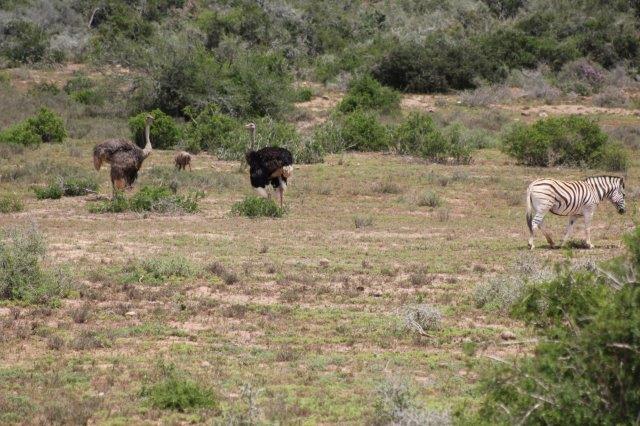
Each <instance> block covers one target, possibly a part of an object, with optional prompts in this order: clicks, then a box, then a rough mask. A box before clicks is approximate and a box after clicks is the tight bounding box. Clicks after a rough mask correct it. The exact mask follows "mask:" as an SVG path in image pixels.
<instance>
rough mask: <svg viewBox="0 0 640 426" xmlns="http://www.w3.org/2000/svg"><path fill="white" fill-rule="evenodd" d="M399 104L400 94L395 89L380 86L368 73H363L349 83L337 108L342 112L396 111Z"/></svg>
mask: <svg viewBox="0 0 640 426" xmlns="http://www.w3.org/2000/svg"><path fill="white" fill-rule="evenodd" d="M399 105H400V95H399V94H398V93H397V92H396V91H394V90H392V89H389V88H387V87H384V86H382V85H381V84H380V83H378V82H377V81H376V80H374V79H373V78H372V77H371V76H369V75H363V76H362V77H358V78H355V79H354V80H352V81H351V82H350V83H349V90H348V91H347V94H346V95H345V97H344V98H343V99H342V101H341V102H340V104H338V107H337V108H338V111H340V112H343V113H349V112H352V111H355V110H356V109H363V110H379V111H382V112H385V113H389V112H393V111H396V110H397V109H398V108H399Z"/></svg>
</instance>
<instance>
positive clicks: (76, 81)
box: [63, 72, 95, 95]
mask: <svg viewBox="0 0 640 426" xmlns="http://www.w3.org/2000/svg"><path fill="white" fill-rule="evenodd" d="M94 87H95V83H94V82H93V80H91V79H90V78H89V77H87V76H86V75H85V74H83V73H78V72H76V73H74V74H73V77H71V78H70V79H69V81H67V83H66V84H65V85H64V88H63V90H64V91H65V93H66V94H67V95H72V94H74V93H76V92H81V91H83V90H90V89H93V88H94Z"/></svg>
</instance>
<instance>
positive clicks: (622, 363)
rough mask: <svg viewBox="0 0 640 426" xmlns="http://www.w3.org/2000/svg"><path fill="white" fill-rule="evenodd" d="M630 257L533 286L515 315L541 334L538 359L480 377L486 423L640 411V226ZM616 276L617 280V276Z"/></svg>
mask: <svg viewBox="0 0 640 426" xmlns="http://www.w3.org/2000/svg"><path fill="white" fill-rule="evenodd" d="M626 243H627V246H628V248H629V252H630V255H629V257H628V260H627V261H621V260H615V261H613V262H609V263H608V264H607V265H605V269H608V270H609V273H608V274H607V275H601V274H600V273H598V272H597V271H593V270H579V271H571V270H568V269H567V268H561V269H560V270H559V271H558V275H557V276H556V278H554V279H552V280H550V281H548V282H545V283H543V284H538V285H534V286H529V288H528V289H527V290H526V291H525V293H524V294H523V295H522V297H521V299H520V301H519V303H518V304H517V305H516V307H515V308H514V314H515V315H516V317H518V318H521V319H524V320H525V322H526V323H527V324H529V325H533V326H535V327H536V330H537V332H538V333H539V334H541V339H540V340H541V341H540V343H538V344H537V346H536V348H535V351H534V356H527V357H522V358H519V359H517V360H515V361H514V362H513V363H511V362H504V363H501V364H500V365H497V366H496V367H495V368H494V369H493V370H491V371H489V372H488V373H487V374H486V375H485V378H484V379H483V380H482V392H483V394H484V395H485V398H484V401H483V403H482V406H481V409H480V410H479V412H478V413H476V415H477V416H478V417H479V418H474V415H471V416H469V417H468V418H467V419H466V420H467V421H468V422H469V423H472V424H476V423H477V422H478V421H480V420H482V421H483V422H484V423H491V424H496V423H500V424H501V423H505V424H514V423H518V422H520V423H527V424H593V425H596V424H632V423H634V422H635V421H637V415H638V412H640V394H639V392H640V375H639V374H638V371H640V358H639V357H638V356H637V354H638V353H639V351H640V287H638V285H637V283H635V281H634V280H633V279H632V278H630V277H633V276H634V275H635V274H636V273H637V271H638V269H639V267H640V263H639V261H640V259H639V258H638V256H637V253H638V247H640V229H638V228H636V229H635V231H634V232H633V233H632V234H630V235H629V236H628V237H627V238H626ZM610 277H613V278H615V279H611V278H610Z"/></svg>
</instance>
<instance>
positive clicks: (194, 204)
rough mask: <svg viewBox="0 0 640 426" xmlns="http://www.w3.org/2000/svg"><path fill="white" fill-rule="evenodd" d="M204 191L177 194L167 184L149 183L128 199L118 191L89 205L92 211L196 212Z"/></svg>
mask: <svg viewBox="0 0 640 426" xmlns="http://www.w3.org/2000/svg"><path fill="white" fill-rule="evenodd" d="M202 197H204V193H202V192H200V191H197V192H191V193H189V194H187V195H179V194H175V193H174V192H173V191H172V190H171V189H170V188H169V187H167V186H152V185H147V186H143V187H142V188H140V191H138V193H136V194H135V195H133V196H132V197H131V198H130V199H127V198H126V197H125V196H124V194H122V193H120V192H117V193H116V194H115V195H114V197H113V199H112V200H110V201H107V202H103V203H100V204H95V205H92V206H90V207H89V211H90V212H91V213H121V212H125V211H134V212H139V213H143V212H154V213H176V214H180V213H196V212H197V211H198V201H199V200H200V199H201V198H202Z"/></svg>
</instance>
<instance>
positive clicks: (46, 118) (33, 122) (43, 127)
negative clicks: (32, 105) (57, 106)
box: [26, 108, 67, 142]
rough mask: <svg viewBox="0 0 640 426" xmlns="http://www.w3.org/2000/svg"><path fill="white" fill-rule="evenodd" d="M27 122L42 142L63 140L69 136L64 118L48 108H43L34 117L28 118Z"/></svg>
mask: <svg viewBox="0 0 640 426" xmlns="http://www.w3.org/2000/svg"><path fill="white" fill-rule="evenodd" d="M26 123H27V126H28V127H29V128H30V129H31V130H32V131H33V133H35V134H37V135H39V136H40V138H41V139H42V142H62V141H63V140H64V138H66V137H67V131H66V129H65V128H64V122H63V121H62V118H61V117H60V116H59V115H58V114H56V113H54V112H53V111H51V110H49V109H47V108H41V109H40V110H39V111H38V113H37V114H36V115H35V116H34V117H30V118H27V120H26Z"/></svg>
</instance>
